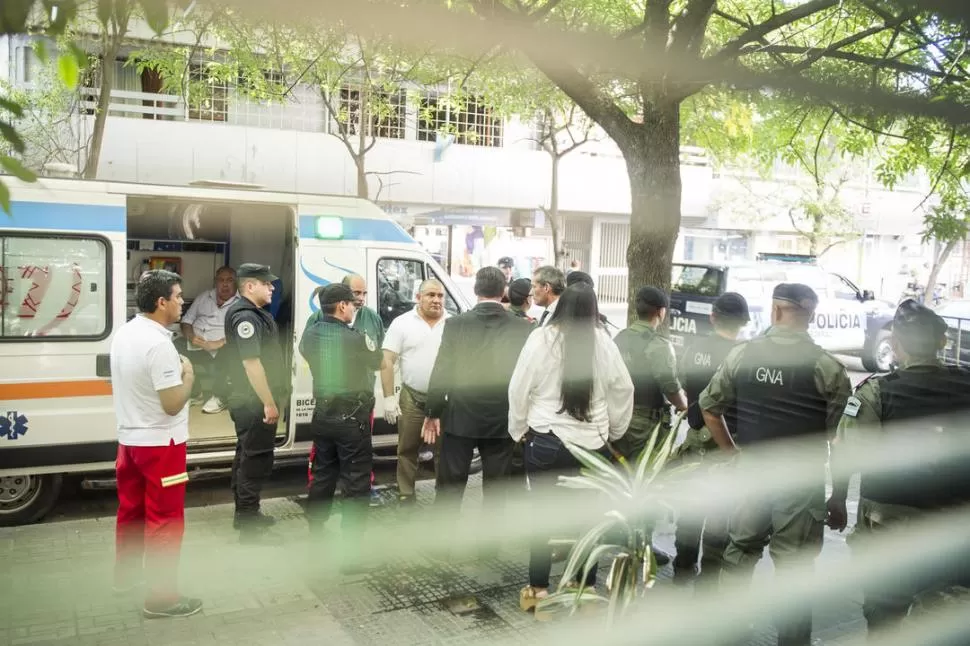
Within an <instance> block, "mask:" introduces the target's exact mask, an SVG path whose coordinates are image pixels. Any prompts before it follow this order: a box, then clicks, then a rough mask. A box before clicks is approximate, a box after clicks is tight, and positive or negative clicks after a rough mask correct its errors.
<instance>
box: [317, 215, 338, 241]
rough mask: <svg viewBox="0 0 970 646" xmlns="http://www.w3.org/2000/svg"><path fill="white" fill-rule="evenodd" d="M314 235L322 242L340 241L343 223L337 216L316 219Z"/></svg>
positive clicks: (324, 216)
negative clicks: (322, 240)
mask: <svg viewBox="0 0 970 646" xmlns="http://www.w3.org/2000/svg"><path fill="white" fill-rule="evenodd" d="M316 234H317V237H318V238H321V239H324V240H340V239H341V238H343V237H344V221H343V218H341V217H340V216H339V215H321V216H319V217H317V222H316Z"/></svg>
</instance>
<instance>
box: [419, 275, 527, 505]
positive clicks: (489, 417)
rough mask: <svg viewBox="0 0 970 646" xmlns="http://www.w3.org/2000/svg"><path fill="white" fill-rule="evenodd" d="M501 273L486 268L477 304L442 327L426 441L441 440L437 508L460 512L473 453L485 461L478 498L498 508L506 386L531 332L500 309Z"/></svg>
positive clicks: (506, 450)
mask: <svg viewBox="0 0 970 646" xmlns="http://www.w3.org/2000/svg"><path fill="white" fill-rule="evenodd" d="M505 284H506V283H505V275H504V274H503V273H502V270H501V269H499V268H498V267H483V268H482V269H480V270H479V271H478V273H477V274H476V275H475V295H476V296H478V304H477V305H476V306H475V307H474V308H473V309H472V310H470V311H468V312H465V313H464V314H461V315H459V316H454V317H452V318H450V319H448V320H447V321H446V322H445V328H444V330H443V332H442V336H441V348H440V349H439V350H438V357H437V359H436V360H435V364H434V369H433V370H432V371H431V384H430V386H429V388H428V402H427V405H426V411H427V418H426V419H425V423H424V432H423V435H424V440H425V441H426V442H429V443H434V441H435V440H436V439H437V437H438V435H439V434H441V435H442V438H441V454H440V459H439V460H440V461H439V464H438V483H437V486H438V492H437V499H436V503H437V504H440V505H443V506H445V507H446V508H448V507H450V508H451V509H452V510H453V511H451V512H450V513H455V514H457V509H458V507H459V506H460V504H461V498H462V495H463V493H464V491H465V485H466V484H467V483H468V473H469V470H470V469H471V462H472V452H473V451H474V449H476V448H477V449H478V453H479V455H480V456H481V458H482V472H483V484H482V486H483V488H484V491H483V498H484V504H485V505H487V508H488V509H490V510H497V508H498V507H500V506H501V503H502V489H503V486H504V484H505V481H506V480H508V477H509V472H510V469H511V465H512V451H513V449H514V448H515V442H514V441H513V440H512V438H511V437H510V436H509V429H508V423H509V395H508V390H509V381H510V380H511V378H512V372H513V371H514V370H515V363H516V361H517V359H518V358H519V353H520V352H521V351H522V347H523V346H524V345H525V341H526V339H527V338H528V336H529V334H530V333H531V332H532V330H533V326H532V325H531V324H529V323H528V322H527V321H526V320H525V319H522V318H519V317H517V316H515V315H514V314H511V313H509V312H508V311H506V310H505V308H504V307H503V306H502V303H501V300H502V295H503V294H504V293H505Z"/></svg>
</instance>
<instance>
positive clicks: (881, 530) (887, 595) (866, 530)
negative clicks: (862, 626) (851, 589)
mask: <svg viewBox="0 0 970 646" xmlns="http://www.w3.org/2000/svg"><path fill="white" fill-rule="evenodd" d="M924 515H925V513H924V512H923V511H922V510H920V509H916V508H913V507H906V506H902V505H887V504H883V503H877V502H873V501H871V500H867V499H865V498H861V499H860V500H859V514H858V521H857V522H856V526H855V527H854V528H853V529H852V532H851V533H850V534H849V536H848V538H847V539H846V543H848V544H849V546H850V547H851V548H852V551H853V552H857V553H861V552H863V551H864V550H865V549H866V544H867V542H868V541H871V540H874V539H876V538H878V537H879V536H882V535H885V534H886V533H888V532H905V531H910V529H909V526H910V525H911V524H912V523H914V522H919V521H920V520H922V518H923V517H924ZM912 531H913V532H914V533H915V532H916V531H917V528H913V529H912ZM961 565H963V566H965V563H961ZM900 569H901V570H903V571H897V572H896V573H895V575H894V576H893V577H891V578H890V579H887V580H879V581H875V580H869V581H866V583H865V584H863V588H862V591H863V603H862V614H863V615H864V616H865V618H866V624H867V626H868V630H869V633H870V636H872V635H874V634H875V635H877V636H878V635H879V634H880V633H886V634H889V633H891V632H892V631H894V630H896V629H898V628H899V627H900V625H901V624H902V623H903V622H905V621H907V620H909V621H912V620H918V621H926V620H927V619H928V616H929V615H933V614H937V613H945V612H952V611H953V608H954V607H955V606H957V605H958V604H964V605H965V604H966V603H967V602H968V600H970V589H968V588H966V587H964V586H965V585H967V584H968V582H967V581H965V580H959V577H960V572H959V570H960V568H959V566H958V567H957V568H947V567H944V568H942V569H941V568H932V567H930V568H926V567H924V568H920V569H918V570H916V571H905V570H906V569H907V568H900ZM934 570H935V571H934ZM964 570H965V567H964ZM948 574H952V575H953V576H955V577H957V579H958V580H955V581H948V580H946V578H947V575H948ZM964 578H966V577H965V576H964ZM961 584H962V585H961ZM964 637H966V635H964ZM961 643H967V642H966V640H964V641H963V642H961Z"/></svg>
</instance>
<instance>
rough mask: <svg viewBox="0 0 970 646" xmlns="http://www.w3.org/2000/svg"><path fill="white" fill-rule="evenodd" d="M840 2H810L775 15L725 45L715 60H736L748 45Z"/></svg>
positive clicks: (826, 0)
mask: <svg viewBox="0 0 970 646" xmlns="http://www.w3.org/2000/svg"><path fill="white" fill-rule="evenodd" d="M839 2H840V0H810V1H809V2H805V3H802V4H800V5H798V6H796V7H794V8H792V9H789V10H788V11H786V12H784V13H779V14H775V15H773V16H772V17H771V18H769V19H768V20H766V21H764V22H762V23H760V24H757V25H754V26H752V27H751V28H749V29H748V31H746V32H744V33H743V34H741V35H740V36H738V37H737V38H735V39H734V40H732V41H730V42H729V43H727V44H726V45H724V47H722V48H721V51H720V52H718V53H717V54H715V55H714V57H713V59H714V60H716V61H725V60H729V59H731V58H735V57H736V56H737V55H738V54H740V53H741V50H742V48H743V47H744V46H745V45H747V44H748V43H753V42H755V41H757V40H759V39H761V38H762V37H764V36H766V35H768V34H769V33H771V32H773V31H775V30H778V29H781V28H782V27H784V26H786V25H790V24H792V23H794V22H798V21H799V20H801V19H802V18H807V17H808V16H811V15H812V14H815V13H818V12H820V11H825V10H826V9H830V8H832V7H834V6H836V5H838V4H839Z"/></svg>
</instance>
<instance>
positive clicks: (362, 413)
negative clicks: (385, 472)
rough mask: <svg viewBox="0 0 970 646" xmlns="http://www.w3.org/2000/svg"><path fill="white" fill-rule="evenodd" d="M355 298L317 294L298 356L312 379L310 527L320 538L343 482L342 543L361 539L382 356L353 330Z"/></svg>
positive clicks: (346, 291)
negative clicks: (312, 319)
mask: <svg viewBox="0 0 970 646" xmlns="http://www.w3.org/2000/svg"><path fill="white" fill-rule="evenodd" d="M356 297H357V295H356V294H354V293H353V291H351V289H350V287H348V286H347V285H342V284H336V285H328V286H327V287H325V288H324V289H323V290H322V291H321V292H320V293H319V299H320V311H321V312H323V317H322V318H319V319H318V320H316V321H315V322H313V323H311V324H309V325H307V327H306V330H305V331H304V332H303V337H302V338H301V339H300V354H302V355H303V357H304V358H305V359H306V361H307V363H308V364H309V366H310V372H311V374H312V375H313V397H314V399H315V400H316V404H315V406H314V409H313V421H312V422H311V424H310V427H311V429H312V431H313V447H314V458H313V466H312V469H313V472H312V476H313V478H312V480H311V482H310V491H309V495H308V497H307V516H308V518H309V520H310V529H311V531H312V532H313V533H314V534H317V535H319V534H320V533H321V532H322V530H323V525H324V523H325V522H326V521H327V519H328V518H329V516H330V510H331V506H332V503H333V498H334V493H335V491H336V489H337V482H338V481H341V482H342V483H343V486H342V488H343V494H344V499H343V514H342V526H343V528H344V531H345V534H344V537H343V538H344V542H345V543H346V544H347V546H348V547H351V546H353V545H356V544H357V543H359V541H360V537H361V532H362V531H363V522H364V514H365V512H366V509H367V502H368V494H369V493H370V474H371V469H372V463H373V455H372V453H373V449H372V444H371V429H370V416H371V411H372V410H373V409H374V379H375V377H374V373H375V372H376V371H377V369H378V368H380V365H381V359H382V357H383V353H382V352H381V349H380V346H378V345H376V344H375V343H374V341H373V340H372V339H370V338H369V337H367V336H365V335H363V334H361V333H359V332H357V331H355V330H353V329H351V327H350V321H351V320H353V318H354V313H355V305H354V302H355V301H356Z"/></svg>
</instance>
